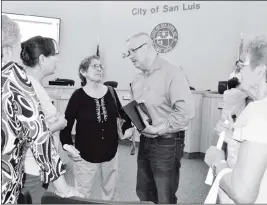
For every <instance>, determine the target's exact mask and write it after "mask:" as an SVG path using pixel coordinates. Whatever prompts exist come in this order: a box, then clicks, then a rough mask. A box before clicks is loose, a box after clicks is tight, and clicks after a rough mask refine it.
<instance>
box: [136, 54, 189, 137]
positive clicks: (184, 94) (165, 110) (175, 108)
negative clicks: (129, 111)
mask: <svg viewBox="0 0 267 205" xmlns="http://www.w3.org/2000/svg"><path fill="white" fill-rule="evenodd" d="M131 89H132V96H133V99H134V100H136V101H137V102H144V103H145V104H146V106H147V109H148V112H149V113H150V115H151V118H152V124H153V125H157V124H159V123H165V124H166V126H167V128H168V131H167V133H175V132H178V131H180V130H185V129H186V126H187V125H188V124H189V122H190V121H191V120H192V118H193V117H194V102H193V96H192V93H191V91H190V88H189V85H188V82H187V80H186V77H185V75H184V72H183V71H182V70H181V69H180V68H178V67H175V66H174V65H171V64H170V63H169V62H167V61H166V60H164V59H163V58H161V57H160V56H159V55H158V56H157V57H156V59H155V61H154V63H153V64H152V66H151V69H150V72H149V73H144V72H141V73H139V74H138V75H137V76H136V78H135V79H134V81H133V82H132V84H131ZM167 133H166V134H167Z"/></svg>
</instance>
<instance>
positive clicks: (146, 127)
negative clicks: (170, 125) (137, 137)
mask: <svg viewBox="0 0 267 205" xmlns="http://www.w3.org/2000/svg"><path fill="white" fill-rule="evenodd" d="M123 109H124V111H125V113H126V114H127V115H128V116H129V118H130V119H131V121H132V122H133V124H134V125H135V126H136V128H137V130H138V131H139V132H140V133H141V134H143V135H144V136H146V137H149V138H155V137H158V136H159V135H161V134H164V133H162V131H164V130H166V125H165V123H160V124H157V125H152V119H151V116H150V114H149V112H148V109H147V108H146V106H145V104H144V103H137V102H136V101H135V100H134V101H132V102H130V103H129V104H127V105H126V106H124V107H123Z"/></svg>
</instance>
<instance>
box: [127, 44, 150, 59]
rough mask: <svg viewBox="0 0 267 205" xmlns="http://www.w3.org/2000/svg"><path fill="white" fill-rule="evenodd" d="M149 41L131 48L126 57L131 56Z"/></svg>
mask: <svg viewBox="0 0 267 205" xmlns="http://www.w3.org/2000/svg"><path fill="white" fill-rule="evenodd" d="M146 44H147V43H143V44H142V45H141V46H138V47H137V48H134V49H129V50H128V52H127V55H126V57H129V56H130V55H131V54H132V53H135V52H136V51H137V50H138V49H140V48H142V47H143V46H144V45H146Z"/></svg>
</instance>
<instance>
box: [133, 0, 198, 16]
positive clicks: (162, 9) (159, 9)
mask: <svg viewBox="0 0 267 205" xmlns="http://www.w3.org/2000/svg"><path fill="white" fill-rule="evenodd" d="M199 9H200V4H199V3H195V2H189V3H183V4H181V5H172V6H170V5H161V6H156V7H152V8H133V9H132V15H134V16H145V15H148V14H159V13H168V12H179V11H195V10H199Z"/></svg>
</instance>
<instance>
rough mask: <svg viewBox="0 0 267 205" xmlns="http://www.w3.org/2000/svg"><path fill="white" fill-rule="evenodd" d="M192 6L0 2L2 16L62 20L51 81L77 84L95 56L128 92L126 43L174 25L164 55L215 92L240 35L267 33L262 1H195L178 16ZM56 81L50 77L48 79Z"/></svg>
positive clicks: (227, 70) (198, 85)
mask: <svg viewBox="0 0 267 205" xmlns="http://www.w3.org/2000/svg"><path fill="white" fill-rule="evenodd" d="M183 3H185V4H192V3H193V2H180V1H172V2H163V1H157V2H141V1H138V2H89V1H88V2H86V1H85V2H64V1H61V2H53V1H49V2H34V1H31V2H22V1H19V2H3V4H2V6H3V7H2V8H3V9H2V10H3V12H12V13H22V14H29V15H40V16H48V17H59V18H61V19H62V29H61V45H60V49H61V53H60V58H61V59H60V60H61V63H60V68H59V69H58V70H57V72H56V77H61V78H71V79H74V80H75V81H76V85H80V81H79V78H78V75H77V69H78V65H79V63H80V61H81V60H82V59H83V58H84V57H85V56H88V55H91V54H94V53H95V51H96V44H97V37H98V35H99V36H100V51H101V56H102V57H103V61H104V65H105V66H106V68H107V71H106V76H105V80H117V81H118V82H119V88H120V89H128V85H129V82H130V81H131V79H132V78H133V76H134V75H135V73H136V69H135V68H134V67H133V66H132V65H131V63H130V62H129V60H127V59H122V58H121V53H122V52H123V51H124V49H125V39H126V38H127V37H128V36H129V35H131V34H133V33H135V32H138V31H145V32H148V33H149V34H150V33H151V31H152V29H153V28H154V27H155V26H156V25H157V24H159V23H163V22H168V23H171V24H173V25H174V26H175V27H176V29H177V30H178V32H179V34H180V40H179V43H178V45H177V46H176V48H175V49H174V50H173V51H171V52H169V53H167V54H163V56H164V57H165V58H167V59H169V60H170V61H171V62H172V63H173V64H176V65H181V66H182V67H183V69H184V70H185V72H186V73H187V75H188V78H189V80H190V82H191V84H192V85H193V86H194V87H195V88H196V89H197V90H206V89H211V90H217V84H218V83H217V82H218V81H219V80H225V79H227V78H228V75H229V73H230V72H231V70H232V68H233V64H234V62H235V60H236V58H237V51H238V46H239V42H240V33H241V32H244V33H245V37H246V36H249V35H256V34H262V33H265V34H266V33H267V21H266V19H267V12H266V11H267V2H230V1H229V2H222V1H219V2H215V1H213V2H208V1H207V2H198V1H196V2H195V3H196V4H200V9H199V10H192V11H183V10H182V4H183ZM164 5H169V6H171V5H174V6H179V7H180V10H179V11H176V12H168V13H164V12H159V13H157V14H151V13H147V14H146V15H145V16H134V15H132V9H133V8H146V9H150V8H152V7H156V6H159V7H160V8H162V7H163V6H164ZM52 77H55V76H52Z"/></svg>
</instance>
